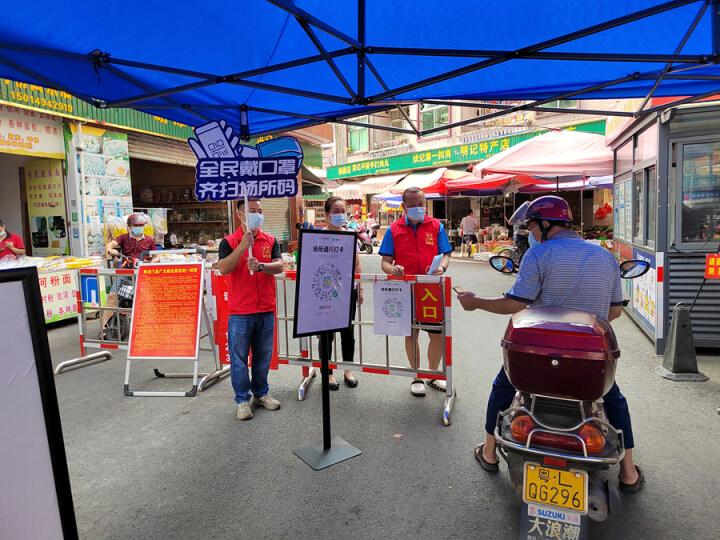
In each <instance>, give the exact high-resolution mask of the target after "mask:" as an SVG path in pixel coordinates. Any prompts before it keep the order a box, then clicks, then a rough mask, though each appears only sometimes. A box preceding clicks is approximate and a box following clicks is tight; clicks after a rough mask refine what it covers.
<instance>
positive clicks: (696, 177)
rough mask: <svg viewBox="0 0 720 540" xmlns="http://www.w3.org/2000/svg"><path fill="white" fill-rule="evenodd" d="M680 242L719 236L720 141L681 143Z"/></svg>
mask: <svg viewBox="0 0 720 540" xmlns="http://www.w3.org/2000/svg"><path fill="white" fill-rule="evenodd" d="M681 197H682V216H681V224H682V225H681V227H682V229H681V235H682V241H683V242H708V241H718V240H720V142H712V143H698V144H686V145H684V146H683V170H682V194H681Z"/></svg>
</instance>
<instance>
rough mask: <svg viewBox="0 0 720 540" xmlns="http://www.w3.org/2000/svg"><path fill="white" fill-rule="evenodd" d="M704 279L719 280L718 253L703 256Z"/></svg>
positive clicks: (719, 258) (719, 256)
mask: <svg viewBox="0 0 720 540" xmlns="http://www.w3.org/2000/svg"><path fill="white" fill-rule="evenodd" d="M705 279H720V253H708V254H707V255H706V256H705Z"/></svg>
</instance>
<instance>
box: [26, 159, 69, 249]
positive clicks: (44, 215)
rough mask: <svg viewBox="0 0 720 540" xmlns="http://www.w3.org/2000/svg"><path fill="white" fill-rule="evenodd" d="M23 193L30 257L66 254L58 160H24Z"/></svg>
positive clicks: (63, 207) (60, 166) (61, 184)
mask: <svg viewBox="0 0 720 540" xmlns="http://www.w3.org/2000/svg"><path fill="white" fill-rule="evenodd" d="M25 196H26V198H27V211H28V220H29V222H30V236H31V238H30V243H31V245H32V254H33V256H35V257H47V256H48V255H65V254H68V253H69V248H68V238H67V235H68V231H67V223H66V219H65V184H64V182H63V168H62V161H60V160H59V159H36V160H32V161H28V162H27V163H25Z"/></svg>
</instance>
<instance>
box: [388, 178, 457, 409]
mask: <svg viewBox="0 0 720 540" xmlns="http://www.w3.org/2000/svg"><path fill="white" fill-rule="evenodd" d="M402 208H403V215H402V217H400V218H399V219H397V220H395V222H394V223H393V224H392V225H391V226H390V229H389V230H388V232H387V233H386V234H385V236H384V237H383V241H382V244H381V245H380V255H382V270H383V272H385V273H386V274H389V275H391V276H396V277H400V276H403V275H425V274H427V273H428V271H429V269H430V265H431V264H432V262H433V259H434V258H435V256H437V255H442V256H443V257H442V261H441V262H440V266H439V268H438V269H437V270H435V272H434V275H437V276H441V275H443V274H444V273H445V271H446V270H447V268H448V265H449V264H450V253H452V251H453V249H452V247H451V246H450V241H449V240H448V237H447V234H446V233H445V228H444V227H443V226H442V223H440V221H439V220H437V219H435V218H431V217H429V216H426V215H425V194H424V193H423V191H422V190H421V189H420V188H417V187H410V188H407V189H406V190H405V191H404V192H403V194H402ZM438 326H439V325H438ZM425 331H426V332H427V333H428V335H429V336H430V344H429V345H428V365H429V368H430V370H432V371H435V370H437V369H438V366H439V365H440V360H441V359H442V354H443V350H444V347H445V343H444V340H443V337H442V330H441V329H440V328H438V329H437V330H436V329H432V330H425ZM405 353H406V354H407V357H408V361H409V362H410V367H411V368H413V369H418V368H419V367H420V348H419V346H418V332H417V330H413V332H412V335H410V336H407V337H406V338H405ZM429 384H430V387H431V388H434V389H436V390H440V391H441V392H444V391H445V387H446V383H445V381H441V380H435V379H433V380H431V381H430V382H429ZM410 393H411V394H412V395H414V396H418V397H422V396H424V395H425V383H424V382H423V380H422V379H414V380H413V382H412V383H411V385H410Z"/></svg>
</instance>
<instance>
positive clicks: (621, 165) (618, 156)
mask: <svg viewBox="0 0 720 540" xmlns="http://www.w3.org/2000/svg"><path fill="white" fill-rule="evenodd" d="M632 164H633V142H632V141H628V142H626V143H625V144H623V145H622V146H621V147H620V148H618V149H617V150H615V172H616V173H619V172H623V171H627V170H630V169H631V168H632Z"/></svg>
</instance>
